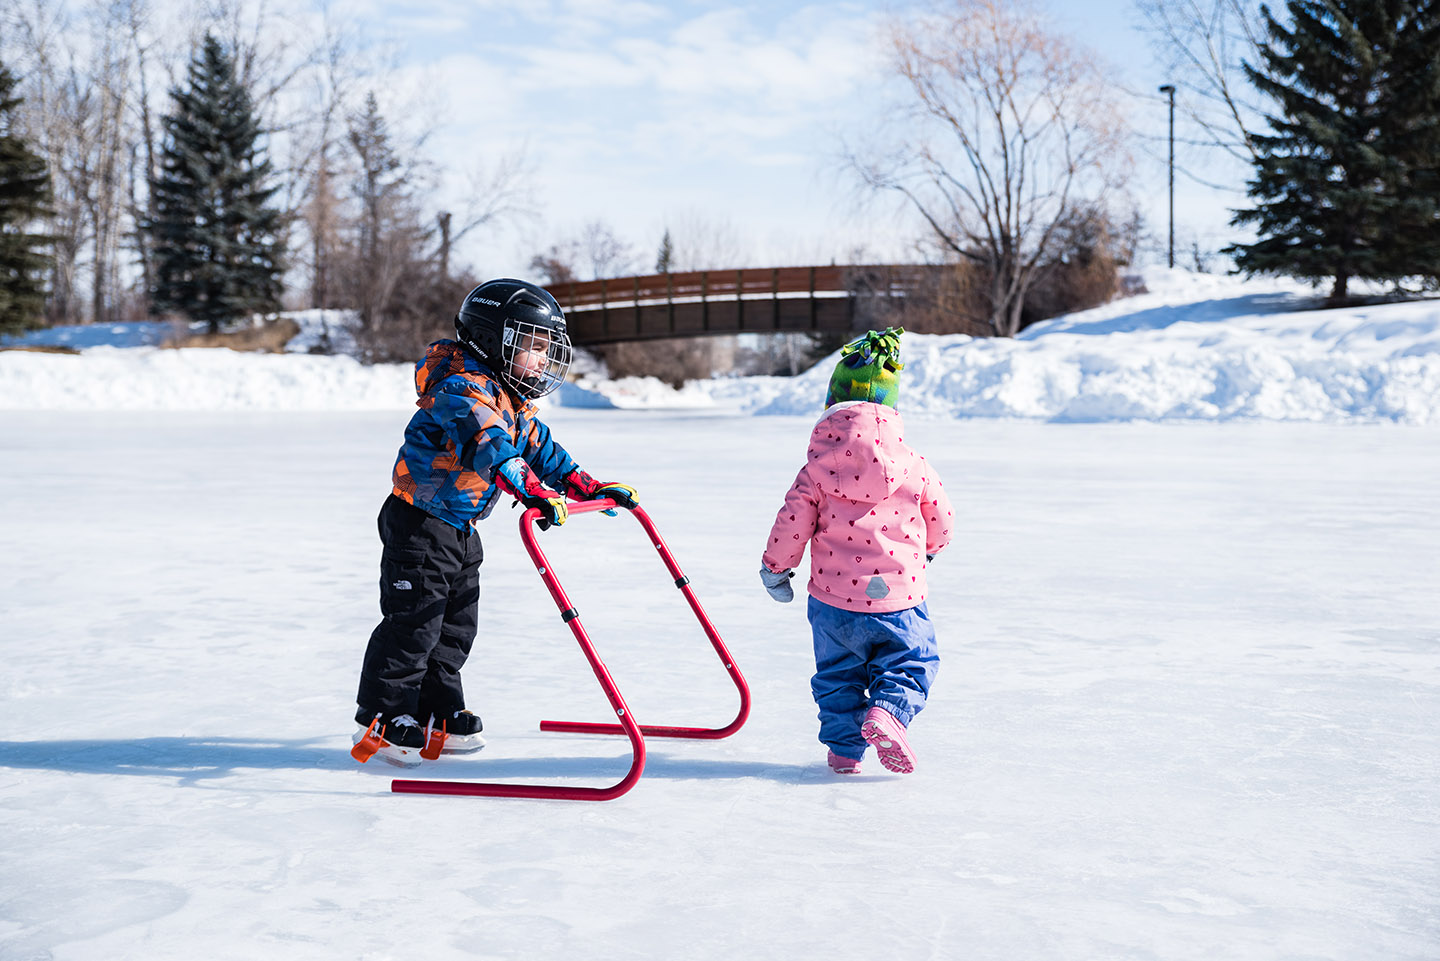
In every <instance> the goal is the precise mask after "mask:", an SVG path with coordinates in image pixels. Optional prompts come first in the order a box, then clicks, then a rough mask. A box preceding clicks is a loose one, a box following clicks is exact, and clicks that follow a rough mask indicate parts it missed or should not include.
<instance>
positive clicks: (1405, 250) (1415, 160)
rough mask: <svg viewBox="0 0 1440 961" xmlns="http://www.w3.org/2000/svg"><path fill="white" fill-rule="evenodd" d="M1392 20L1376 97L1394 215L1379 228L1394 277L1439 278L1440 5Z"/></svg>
mask: <svg viewBox="0 0 1440 961" xmlns="http://www.w3.org/2000/svg"><path fill="white" fill-rule="evenodd" d="M1411 6H1412V8H1413V9H1412V10H1411V11H1410V13H1409V15H1408V16H1405V17H1402V18H1401V19H1400V20H1399V22H1398V23H1397V29H1396V34H1395V45H1394V53H1393V55H1392V57H1391V69H1390V73H1389V77H1388V82H1387V83H1386V84H1385V86H1384V89H1383V93H1382V99H1381V102H1380V114H1381V117H1382V118H1383V123H1384V126H1383V131H1384V143H1385V148H1386V155H1387V159H1388V160H1389V164H1390V169H1389V171H1388V172H1387V178H1386V189H1387V190H1388V191H1390V192H1391V193H1393V194H1394V195H1395V197H1396V205H1395V210H1394V215H1393V216H1392V217H1391V219H1390V221H1389V223H1387V224H1386V226H1385V230H1384V231H1383V232H1382V234H1381V239H1382V243H1383V244H1384V245H1385V249H1386V256H1387V259H1388V260H1389V261H1390V262H1392V263H1393V264H1394V269H1395V273H1396V275H1397V276H1418V277H1422V278H1425V279H1426V280H1428V281H1429V282H1430V283H1432V284H1433V283H1435V282H1436V281H1437V280H1440V3H1437V2H1433V0H1432V2H1429V3H1424V4H1414V5H1411Z"/></svg>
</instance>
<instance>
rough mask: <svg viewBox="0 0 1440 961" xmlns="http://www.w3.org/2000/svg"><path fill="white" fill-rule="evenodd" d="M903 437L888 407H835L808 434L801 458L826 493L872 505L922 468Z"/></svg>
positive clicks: (900, 422) (860, 404)
mask: <svg viewBox="0 0 1440 961" xmlns="http://www.w3.org/2000/svg"><path fill="white" fill-rule="evenodd" d="M904 433H905V422H904V421H903V420H901V418H900V415H899V414H898V413H896V412H895V410H894V409H892V408H890V407H886V406H884V405H882V404H871V403H865V402H860V401H855V402H851V403H845V404H836V405H835V406H834V407H831V408H830V409H829V410H827V411H826V412H825V414H824V416H822V417H821V418H820V421H819V423H817V424H816V425H815V430H814V431H812V432H811V434H810V449H809V451H808V452H807V454H806V460H807V461H808V462H809V465H810V468H811V471H812V473H813V475H814V477H815V479H816V481H817V482H818V483H819V485H820V487H821V489H822V490H823V491H824V492H825V494H826V495H828V496H834V497H842V498H844V499H845V500H848V501H856V502H858V503H862V504H877V503H879V502H880V501H882V500H884V499H885V498H886V497H888V496H889V495H891V494H893V493H894V492H895V491H896V490H897V489H898V488H899V487H900V485H901V484H903V483H904V482H905V481H906V479H908V478H909V477H911V476H914V475H915V474H916V473H917V472H918V471H919V470H921V466H920V455H919V454H916V453H915V452H914V451H913V450H911V449H910V448H909V447H907V446H906V445H905V441H904Z"/></svg>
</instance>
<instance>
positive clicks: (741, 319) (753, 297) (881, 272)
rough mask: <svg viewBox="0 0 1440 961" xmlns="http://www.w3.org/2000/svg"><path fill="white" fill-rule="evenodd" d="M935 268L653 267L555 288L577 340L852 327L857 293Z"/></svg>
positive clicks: (908, 285) (890, 286)
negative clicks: (667, 269) (644, 271)
mask: <svg viewBox="0 0 1440 961" xmlns="http://www.w3.org/2000/svg"><path fill="white" fill-rule="evenodd" d="M931 269H932V268H928V267H921V266H912V265H898V266H897V265H877V266H836V265H831V266H823V267H820V266H816V267H746V268H739V269H734V270H697V271H687V272H684V273H669V274H649V275H645V276H637V277H619V278H612V279H607V280H590V281H583V282H577V283H569V284H552V285H550V286H549V287H548V289H549V291H550V292H551V293H552V294H554V295H555V298H556V300H558V301H559V302H560V306H561V307H562V308H563V309H564V310H565V314H566V317H567V319H568V321H569V327H570V336H571V339H572V340H573V341H574V342H575V343H577V344H602V343H608V342H613V341H618V340H647V339H654V338H660V337H685V336H702V335H706V334H729V333H745V332H757V333H761V332H776V331H805V330H839V331H848V330H851V329H852V328H853V326H854V323H855V318H856V310H855V302H856V299H857V298H863V297H895V296H901V297H903V296H904V295H905V293H906V292H907V291H908V290H911V289H914V288H915V287H916V286H917V285H918V284H919V283H920V282H921V281H922V279H923V277H924V276H925V275H926V272H927V271H930V270H931Z"/></svg>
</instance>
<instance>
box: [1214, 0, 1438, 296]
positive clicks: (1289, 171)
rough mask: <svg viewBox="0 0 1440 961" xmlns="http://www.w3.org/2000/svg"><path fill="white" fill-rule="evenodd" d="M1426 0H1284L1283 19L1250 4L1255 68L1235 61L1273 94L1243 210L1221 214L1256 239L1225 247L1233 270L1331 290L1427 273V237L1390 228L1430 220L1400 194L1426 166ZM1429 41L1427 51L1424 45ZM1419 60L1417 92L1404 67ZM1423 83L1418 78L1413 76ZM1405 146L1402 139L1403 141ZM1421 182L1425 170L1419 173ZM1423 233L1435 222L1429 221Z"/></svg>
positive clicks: (1430, 17)
mask: <svg viewBox="0 0 1440 961" xmlns="http://www.w3.org/2000/svg"><path fill="white" fill-rule="evenodd" d="M1434 7H1435V3H1434V2H1433V0H1287V3H1286V9H1287V11H1288V13H1289V18H1290V26H1289V27H1288V28H1287V27H1285V26H1283V25H1281V24H1280V23H1279V22H1278V21H1276V20H1275V18H1274V17H1273V16H1272V15H1271V13H1270V11H1269V9H1268V8H1262V14H1263V17H1264V22H1265V26H1266V30H1267V32H1268V35H1269V40H1268V42H1267V43H1265V44H1263V45H1262V46H1261V48H1260V53H1261V56H1262V58H1263V60H1264V62H1265V63H1264V65H1265V67H1266V69H1265V70H1264V71H1260V70H1257V69H1255V68H1254V67H1253V66H1252V65H1250V64H1246V73H1247V75H1248V76H1249V78H1250V80H1251V82H1252V83H1254V84H1255V86H1256V87H1257V88H1259V89H1260V90H1261V91H1262V92H1263V93H1265V94H1268V95H1269V96H1271V97H1273V98H1274V99H1275V100H1276V101H1277V103H1278V107H1279V110H1278V113H1277V115H1274V116H1270V117H1268V118H1267V119H1268V121H1269V124H1270V127H1271V129H1272V130H1273V134H1271V135H1269V136H1261V137H1257V138H1256V139H1257V145H1258V147H1259V157H1258V159H1257V161H1256V165H1255V174H1254V178H1253V179H1252V180H1251V182H1250V186H1249V191H1248V192H1249V195H1250V197H1251V198H1252V199H1254V200H1255V201H1256V204H1255V206H1254V207H1253V208H1251V209H1249V210H1242V211H1237V212H1236V215H1235V217H1234V218H1233V219H1232V221H1231V223H1232V224H1235V225H1237V226H1239V225H1245V224H1250V225H1254V226H1255V227H1256V229H1257V232H1258V234H1259V239H1258V240H1257V241H1256V242H1255V243H1253V244H1237V245H1233V246H1231V247H1229V248H1227V252H1229V253H1232V254H1234V255H1235V262H1236V266H1237V267H1239V269H1240V270H1242V271H1244V272H1246V273H1250V274H1254V273H1276V274H1286V275H1289V276H1294V277H1302V278H1306V279H1310V280H1315V281H1319V280H1323V279H1326V278H1331V279H1333V287H1332V289H1331V293H1330V297H1331V300H1332V301H1337V302H1338V301H1340V300H1343V299H1344V298H1345V297H1346V295H1347V293H1348V285H1349V282H1350V281H1351V280H1352V279H1360V278H1363V279H1375V280H1398V279H1400V278H1402V277H1405V276H1411V275H1414V274H1416V273H1424V272H1431V271H1433V270H1434V269H1435V266H1434V262H1433V261H1431V262H1430V263H1429V265H1428V268H1427V265H1426V264H1425V262H1424V254H1423V248H1424V246H1425V242H1424V241H1423V240H1422V239H1421V238H1419V237H1416V236H1413V235H1407V233H1406V232H1404V231H1398V230H1396V225H1397V224H1398V223H1401V222H1406V221H1408V222H1409V223H1410V224H1411V225H1412V226H1413V225H1415V224H1417V223H1419V222H1420V221H1423V220H1424V218H1425V217H1426V211H1427V210H1428V211H1430V212H1431V213H1430V216H1432V217H1433V211H1434V201H1435V198H1434V196H1433V193H1432V195H1431V197H1430V199H1429V201H1428V203H1427V202H1426V201H1425V199H1424V198H1423V197H1419V198H1417V197H1415V196H1413V195H1412V194H1411V190H1412V188H1413V187H1414V186H1415V185H1416V176H1417V170H1419V169H1420V168H1423V167H1424V165H1425V164H1426V163H1427V162H1428V163H1429V164H1431V165H1432V166H1433V163H1434V157H1433V155H1432V156H1430V157H1429V159H1428V160H1427V158H1426V154H1427V153H1430V152H1432V151H1433V148H1434V146H1435V138H1434V136H1433V135H1432V134H1428V133H1423V132H1421V131H1423V130H1424V129H1426V128H1427V127H1428V128H1430V129H1433V126H1434V115H1433V111H1434V109H1435V103H1436V101H1435V98H1434V83H1433V77H1434V70H1435V67H1434V63H1433V61H1434V59H1435V57H1436V50H1435V48H1434V46H1433V44H1434V37H1435V34H1434V29H1433V26H1434V19H1435V16H1434V13H1433V10H1434ZM1427 44H1428V45H1429V48H1428V51H1427V50H1426V49H1425V48H1426V45H1427ZM1420 62H1426V63H1428V67H1427V69H1425V70H1423V71H1422V73H1423V74H1425V75H1426V76H1428V77H1429V78H1430V80H1429V81H1428V83H1429V88H1428V93H1426V94H1425V95H1424V96H1418V97H1417V96H1413V95H1412V94H1413V92H1414V90H1413V89H1412V88H1413V85H1414V82H1415V81H1414V80H1413V78H1407V77H1406V76H1404V74H1405V72H1406V71H1407V70H1410V69H1413V68H1414V67H1416V65H1417V64H1418V63H1420ZM1422 86H1423V83H1422ZM1407 144H1408V145H1407ZM1419 181H1420V185H1421V186H1422V188H1423V187H1424V184H1425V177H1424V176H1423V175H1419ZM1431 228H1432V232H1433V224H1432V225H1431Z"/></svg>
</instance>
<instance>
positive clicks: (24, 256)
mask: <svg viewBox="0 0 1440 961" xmlns="http://www.w3.org/2000/svg"><path fill="white" fill-rule="evenodd" d="M17 84H18V81H17V80H16V79H15V77H14V76H13V75H12V74H11V73H10V71H9V70H7V69H6V68H5V65H4V64H0V334H8V333H18V332H20V331H23V330H28V329H30V328H32V327H39V326H41V316H42V313H43V311H44V308H45V288H44V283H43V281H42V277H43V276H44V273H45V271H46V269H47V268H48V267H49V265H50V257H49V256H48V255H47V254H46V253H45V252H44V248H45V247H46V246H47V245H48V244H49V238H47V237H44V236H42V235H40V234H35V233H31V232H30V231H29V230H28V228H29V225H30V224H31V223H32V222H34V221H35V220H36V219H37V218H38V217H40V216H41V215H42V214H43V213H44V212H45V207H46V204H47V203H48V202H49V197H50V177H49V174H48V173H47V172H46V170H45V161H43V160H42V159H40V157H39V156H38V155H36V154H35V153H34V152H33V151H32V150H31V149H30V148H29V146H28V145H27V144H26V143H25V141H24V140H22V139H21V138H20V137H19V136H18V135H17V134H16V133H15V131H14V121H13V118H14V116H15V108H16V107H18V106H19V105H20V98H19V97H17V96H15V87H16V86H17Z"/></svg>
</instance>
